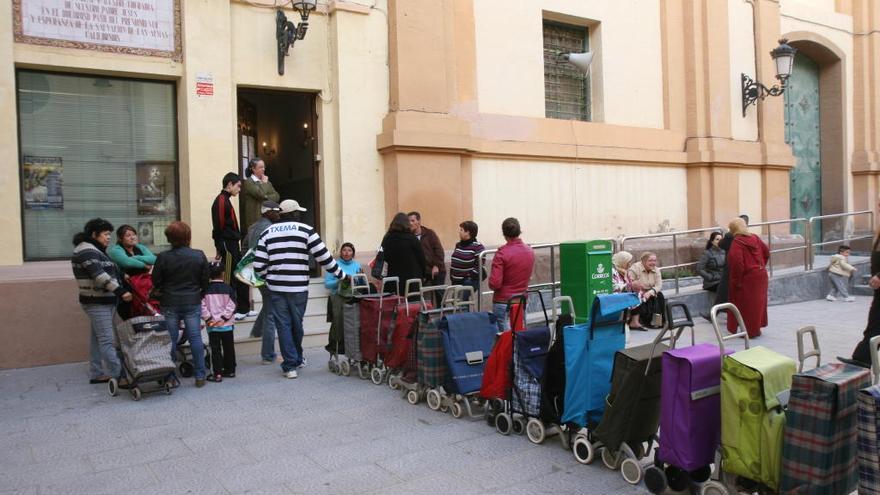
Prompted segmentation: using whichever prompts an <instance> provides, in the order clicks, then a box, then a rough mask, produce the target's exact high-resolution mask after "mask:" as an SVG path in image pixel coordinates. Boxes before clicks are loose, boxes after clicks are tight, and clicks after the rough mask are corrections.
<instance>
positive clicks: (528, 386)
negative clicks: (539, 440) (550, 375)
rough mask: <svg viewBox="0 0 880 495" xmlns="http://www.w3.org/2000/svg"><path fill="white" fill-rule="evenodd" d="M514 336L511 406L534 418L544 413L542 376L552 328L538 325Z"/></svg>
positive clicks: (517, 411) (516, 410) (514, 409)
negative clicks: (542, 405) (542, 407)
mask: <svg viewBox="0 0 880 495" xmlns="http://www.w3.org/2000/svg"><path fill="white" fill-rule="evenodd" d="M512 336H513V347H514V352H513V387H512V389H511V393H510V399H511V404H510V405H511V409H512V410H513V412H516V413H521V414H523V415H524V416H527V417H530V418H537V417H538V416H539V415H540V413H541V379H542V378H543V377H544V364H545V361H546V359H547V350H548V348H549V347H550V329H549V328H535V329H531V330H522V331H519V332H516V334H515V335H512Z"/></svg>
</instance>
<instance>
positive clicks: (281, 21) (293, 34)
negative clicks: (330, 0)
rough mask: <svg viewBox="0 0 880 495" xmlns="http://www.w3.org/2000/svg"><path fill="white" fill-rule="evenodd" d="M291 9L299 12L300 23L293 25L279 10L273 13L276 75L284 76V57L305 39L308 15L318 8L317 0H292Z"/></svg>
mask: <svg viewBox="0 0 880 495" xmlns="http://www.w3.org/2000/svg"><path fill="white" fill-rule="evenodd" d="M292 5H293V8H294V9H295V10H296V11H298V12H299V15H300V19H301V22H300V23H299V24H296V25H295V24H294V23H292V22H290V21H288V20H287V16H286V15H284V12H283V11H282V10H281V9H278V11H277V12H276V13H275V38H276V39H277V40H278V75H280V76H283V75H284V57H287V56H288V52H289V51H290V48H291V47H292V46H293V44H294V43H296V40H301V39H303V38H305V37H306V30H307V29H308V28H309V14H311V13H312V11H313V10H315V8H316V7H317V6H318V0H294V1H293V2H292Z"/></svg>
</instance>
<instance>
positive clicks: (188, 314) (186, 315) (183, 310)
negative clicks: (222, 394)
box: [162, 304, 207, 380]
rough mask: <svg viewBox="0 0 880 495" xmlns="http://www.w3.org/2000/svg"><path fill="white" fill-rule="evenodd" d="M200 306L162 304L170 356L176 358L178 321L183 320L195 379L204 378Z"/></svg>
mask: <svg viewBox="0 0 880 495" xmlns="http://www.w3.org/2000/svg"><path fill="white" fill-rule="evenodd" d="M201 314H202V306H201V305H200V304H182V305H174V306H171V305H167V304H165V305H163V306H162V315H163V316H165V324H166V325H168V333H170V334H171V357H172V358H174V359H177V356H176V354H177V340H178V337H179V333H180V322H181V321H183V326H184V333H185V335H186V340H188V341H189V346H190V350H192V356H193V369H194V375H195V378H196V380H204V379H205V376H206V375H207V372H206V370H205V344H204V342H202V330H201V329H200V328H199V326H200V325H201V319H200V316H201Z"/></svg>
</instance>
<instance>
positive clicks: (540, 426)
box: [526, 418, 547, 443]
mask: <svg viewBox="0 0 880 495" xmlns="http://www.w3.org/2000/svg"><path fill="white" fill-rule="evenodd" d="M526 436H528V437H529V440H530V441H531V442H532V443H543V442H544V438H546V437H547V431H546V429H545V428H544V422H543V421H541V420H540V419H538V418H529V422H528V423H526Z"/></svg>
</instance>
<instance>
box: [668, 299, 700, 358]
mask: <svg viewBox="0 0 880 495" xmlns="http://www.w3.org/2000/svg"><path fill="white" fill-rule="evenodd" d="M673 308H681V310H682V312H683V313H684V319H679V320H676V319H675V318H674V317H673V311H672V310H673ZM666 327H667V328H669V329H670V330H675V329H678V331H677V332H675V336H674V337H673V338H672V340H671V342H672V348H673V349H674V348H675V347H676V345H677V344H678V339H680V338H681V334H682V333H683V332H684V329H685V327H688V328H690V329H691V345H692V346H693V345H695V344H696V338H695V336H694V318H693V317H692V316H691V310H690V308H688V305H687V304H685V303H683V302H671V303H667V304H666Z"/></svg>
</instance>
